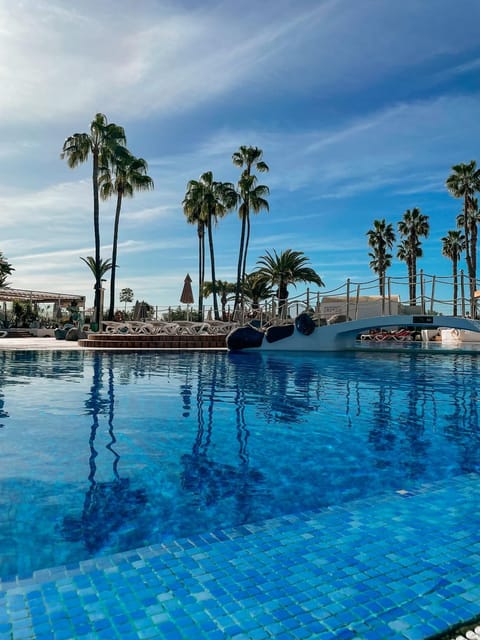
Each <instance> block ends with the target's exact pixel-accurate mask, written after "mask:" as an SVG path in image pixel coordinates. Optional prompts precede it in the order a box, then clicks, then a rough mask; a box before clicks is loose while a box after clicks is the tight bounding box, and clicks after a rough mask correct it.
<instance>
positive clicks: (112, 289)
mask: <svg viewBox="0 0 480 640" xmlns="http://www.w3.org/2000/svg"><path fill="white" fill-rule="evenodd" d="M121 209H122V191H119V192H118V194H117V207H116V209H115V222H114V224H113V246H112V269H111V275H110V307H109V309H108V319H109V320H113V316H114V313H115V273H116V270H117V247H118V226H119V222H120V211H121Z"/></svg>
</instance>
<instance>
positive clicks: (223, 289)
mask: <svg viewBox="0 0 480 640" xmlns="http://www.w3.org/2000/svg"><path fill="white" fill-rule="evenodd" d="M216 290H217V294H218V295H219V296H220V304H221V307H222V319H224V318H225V316H226V307H227V304H228V302H229V301H230V300H231V299H232V294H234V293H235V284H234V283H233V282H227V281H226V280H217V282H216ZM212 292H213V286H212V283H211V282H208V281H206V282H204V283H203V295H204V297H205V298H208V297H209V296H210V295H211V294H212Z"/></svg>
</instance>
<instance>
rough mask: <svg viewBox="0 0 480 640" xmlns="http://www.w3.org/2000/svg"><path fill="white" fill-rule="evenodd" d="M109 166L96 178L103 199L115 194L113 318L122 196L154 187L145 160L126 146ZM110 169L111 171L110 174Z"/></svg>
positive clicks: (110, 313)
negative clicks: (134, 154) (136, 156)
mask: <svg viewBox="0 0 480 640" xmlns="http://www.w3.org/2000/svg"><path fill="white" fill-rule="evenodd" d="M109 165H110V166H107V167H105V168H103V170H102V174H101V176H100V178H99V181H98V182H99V187H100V197H101V198H102V200H106V199H107V198H109V197H110V196H112V195H113V194H116V195H117V205H116V208H115V221H114V225H113V244H112V273H111V276H110V306H109V310H108V319H109V320H113V315H114V313H115V275H116V269H117V248H118V226H119V222H120V212H121V210H122V201H123V198H125V197H128V198H132V197H133V194H134V192H135V191H149V190H150V189H153V186H154V185H153V180H152V178H150V176H148V175H147V171H148V164H147V162H146V160H144V159H143V158H135V156H133V155H132V154H131V153H130V151H128V149H125V148H120V149H119V150H118V153H117V154H116V156H115V157H114V158H112V159H111V160H110V163H109ZM112 173H113V175H112Z"/></svg>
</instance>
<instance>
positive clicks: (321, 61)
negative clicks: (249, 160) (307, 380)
mask: <svg viewBox="0 0 480 640" xmlns="http://www.w3.org/2000/svg"><path fill="white" fill-rule="evenodd" d="M479 24H480V2H478V0H456V2H455V3H453V2H451V0H422V1H421V2H419V1H418V0H262V2H258V0H245V1H244V2H242V3H238V2H234V1H233V0H224V1H214V0H202V1H200V0H198V1H193V0H176V1H175V0H172V1H170V2H168V1H165V0H136V1H135V2H134V1H133V0H114V1H113V0H112V1H110V0H81V1H80V2H76V3H72V2H65V1H64V0H17V1H16V2H11V0H0V29H1V38H0V81H1V85H2V91H1V94H0V139H1V144H0V225H1V235H0V238H1V241H0V251H1V252H2V253H3V254H4V256H5V257H6V258H7V260H8V261H9V262H10V263H11V264H12V266H13V267H14V268H15V271H14V272H13V274H12V277H11V278H10V284H11V286H12V287H15V288H21V289H32V290H41V291H55V292H62V293H75V294H81V295H85V296H86V297H87V306H88V305H91V304H93V281H92V276H91V273H90V271H89V270H88V268H87V266H86V265H85V264H84V263H83V262H82V261H81V260H80V257H81V256H84V257H85V256H88V255H93V254H94V241H93V198H92V185H91V163H90V162H87V163H85V164H84V165H81V166H80V167H77V168H75V169H70V168H69V167H68V165H67V163H66V161H65V160H62V159H61V157H60V154H61V151H62V146H63V142H64V140H65V139H66V138H67V137H68V136H69V135H72V134H73V133H76V132H88V131H89V127H90V123H91V121H92V120H93V119H94V117H95V114H96V113H98V112H100V113H104V114H105V115H106V116H107V118H108V120H109V122H114V123H116V124H118V125H121V126H123V127H124V129H125V133H126V136H127V146H128V148H129V149H130V151H131V152H132V153H133V154H134V155H136V156H138V157H142V158H144V159H145V160H146V161H147V162H148V167H149V172H148V173H149V175H150V176H151V177H152V179H153V180H154V183H155V189H154V190H153V191H151V192H148V193H136V194H135V196H134V197H133V198H132V199H125V201H124V204H123V208H122V214H121V220H120V231H119V247H118V259H117V264H118V271H117V285H116V288H117V303H118V294H119V292H120V290H121V289H122V288H125V287H129V288H131V289H132V290H133V292H134V299H135V300H137V299H138V300H145V301H147V302H148V303H150V304H152V305H155V306H158V307H160V308H161V307H167V306H169V305H171V306H178V305H179V304H180V302H179V298H180V294H181V290H182V286H183V281H184V278H185V276H186V273H187V272H188V273H189V274H190V276H191V277H192V279H193V286H194V296H195V300H196V301H197V299H198V286H197V278H198V271H197V235H196V229H195V227H194V226H192V225H188V224H187V223H186V219H185V216H184V213H183V208H182V200H183V198H184V196H185V189H186V185H187V183H188V181H189V180H191V179H198V178H199V176H200V175H201V174H202V173H204V172H205V171H212V172H213V175H214V178H215V179H216V180H219V181H229V182H233V183H235V182H236V181H237V180H238V178H239V172H240V169H239V168H238V167H235V166H234V165H233V163H232V154H233V153H234V152H235V151H237V150H238V148H239V147H240V146H241V145H246V146H257V147H259V148H261V149H262V150H263V159H264V161H265V162H266V163H267V164H268V166H269V168H270V171H269V172H268V173H264V174H259V182H260V183H262V184H266V185H267V186H268V187H269V189H270V196H269V199H268V200H269V205H270V209H269V212H268V213H267V212H262V213H260V214H258V215H257V216H252V235H251V242H250V248H249V253H248V264H247V271H252V270H253V269H254V268H255V266H256V262H257V260H258V259H259V258H260V256H262V255H265V253H266V251H270V252H272V251H273V250H275V251H277V252H280V251H284V250H285V249H292V250H295V251H303V252H304V253H305V255H306V256H308V258H309V259H310V266H311V267H312V268H314V269H315V270H316V271H317V272H318V273H319V275H320V276H321V278H322V279H323V281H324V283H325V289H324V290H325V291H330V290H333V289H335V288H336V287H338V286H339V285H340V284H342V283H343V282H345V280H346V279H351V281H352V282H364V281H367V280H371V279H372V278H373V277H374V274H373V273H372V271H371V269H370V268H369V257H368V252H369V249H368V246H367V239H366V233H367V231H368V230H369V229H370V228H371V227H372V224H373V221H374V220H375V219H381V218H385V219H386V221H387V222H391V223H392V224H393V225H394V227H395V228H396V225H397V222H398V221H399V220H400V219H401V217H402V215H403V213H404V212H405V210H407V209H412V208H413V207H418V208H420V210H421V212H422V213H423V214H425V215H427V216H428V217H429V222H430V226H431V231H430V235H429V237H428V239H426V240H424V241H423V244H422V246H423V252H424V257H423V258H421V259H420V260H419V262H418V268H419V269H423V270H424V271H425V273H427V274H438V275H441V276H448V275H450V274H451V268H452V265H451V261H449V260H448V259H447V258H445V257H443V256H442V253H441V238H442V237H443V236H444V235H446V233H447V232H448V230H450V229H455V228H456V216H457V214H458V213H459V212H460V210H461V201H459V200H456V199H455V198H453V197H452V196H451V195H450V194H449V193H448V191H447V190H446V188H445V180H446V179H447V177H448V176H449V175H450V173H451V168H452V166H453V165H455V164H458V163H462V162H469V161H470V160H477V161H480V145H479V142H480V135H479V134H480V117H479V114H480V81H479V80H480V38H479V30H478V25H479ZM114 211H115V200H114V199H111V200H108V201H106V202H102V203H101V208H100V216H101V245H102V249H101V255H102V258H104V259H108V258H110V257H111V250H112V235H113V219H114ZM239 239H240V220H239V217H238V214H237V213H236V212H232V213H230V214H229V215H228V216H227V217H225V218H223V219H221V220H220V221H219V223H218V225H217V227H216V228H215V229H214V242H215V255H216V267H217V278H219V279H221V280H228V281H232V282H233V281H235V277H236V265H237V257H238V248H239ZM460 267H463V268H464V264H463V262H462V263H461V265H460ZM208 268H209V267H208V264H207V277H208ZM389 274H390V275H391V276H394V277H395V276H399V277H400V276H406V266H405V264H404V263H401V262H399V261H398V260H397V259H395V260H394V263H393V265H392V267H391V269H390V270H389ZM208 279H210V278H209V277H208ZM108 286H109V284H108V282H107V283H106V287H107V289H108ZM303 289H304V286H303V285H299V287H298V288H297V290H296V292H295V291H292V293H300V292H301V291H302V290H303ZM106 302H107V303H108V292H107V295H106ZM118 306H120V307H121V306H122V305H120V304H119V303H118Z"/></svg>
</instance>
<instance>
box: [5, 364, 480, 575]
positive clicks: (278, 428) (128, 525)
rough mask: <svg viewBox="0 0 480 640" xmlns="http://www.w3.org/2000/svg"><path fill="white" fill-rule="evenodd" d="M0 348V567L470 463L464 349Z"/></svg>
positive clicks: (310, 504) (181, 533)
mask: <svg viewBox="0 0 480 640" xmlns="http://www.w3.org/2000/svg"><path fill="white" fill-rule="evenodd" d="M1 357H2V362H1V374H0V376H1V377H0V385H1V391H0V394H1V395H0V578H2V579H5V578H6V577H8V576H13V575H16V574H20V575H29V574H31V573H32V572H33V571H35V570H38V569H42V568H46V567H51V566H55V565H65V564H69V563H76V562H78V561H80V560H83V559H87V558H92V557H97V556H103V555H107V554H112V553H115V552H119V551H126V550H128V549H134V548H137V547H141V546H145V545H151V544H154V543H158V542H168V541H171V540H175V539H178V538H186V537H188V536H192V535H195V534H200V533H202V532H208V531H213V530H218V529H225V528H229V527H235V526H239V525H243V524H247V523H255V522H262V521H264V520H266V519H268V518H276V517H281V516H284V515H286V514H296V513H300V512H305V511H307V510H312V509H319V508H323V507H328V506H338V505H342V504H344V503H347V502H348V501H351V500H355V499H359V498H368V497H371V496H375V495H382V494H385V493H388V492H405V493H407V494H408V492H415V490H416V488H418V487H420V486H422V485H424V484H425V483H432V482H436V481H442V480H448V479H449V478H454V477H457V476H462V475H469V476H471V474H477V473H478V471H479V470H480V453H479V447H478V440H479V427H478V408H479V405H478V403H479V397H480V396H479V393H478V389H477V380H478V368H479V361H478V356H477V355H475V354H471V355H465V354H449V355H446V354H439V355H428V356H426V355H424V354H421V353H413V354H412V353H382V354H377V353H375V354H374V353H344V354H315V355H311V356H306V355H303V354H302V355H295V354H288V355H281V354H252V353H250V354H225V353H220V352H210V353H202V352H194V353H158V352H157V353H155V352H152V353H145V352H143V353H136V354H135V353H133V354H124V353H122V354H118V353H117V354H115V353H95V354H91V353H84V352H69V353H63V354H61V353H60V352H4V353H3V354H2V356H1ZM386 526H388V523H386Z"/></svg>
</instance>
